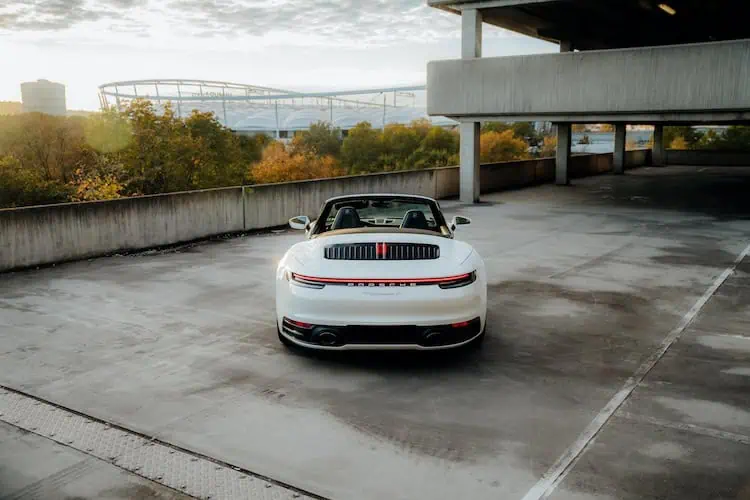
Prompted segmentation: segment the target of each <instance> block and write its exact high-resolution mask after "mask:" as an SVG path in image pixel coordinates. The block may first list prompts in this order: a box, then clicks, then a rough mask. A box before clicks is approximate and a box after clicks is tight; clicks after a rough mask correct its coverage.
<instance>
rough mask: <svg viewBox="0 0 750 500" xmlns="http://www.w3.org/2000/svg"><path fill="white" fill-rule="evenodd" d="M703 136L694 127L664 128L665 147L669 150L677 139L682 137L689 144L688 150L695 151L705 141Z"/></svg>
mask: <svg viewBox="0 0 750 500" xmlns="http://www.w3.org/2000/svg"><path fill="white" fill-rule="evenodd" d="M703 135H704V134H703V132H700V131H699V130H696V129H694V128H693V127H664V138H663V140H664V144H665V146H666V147H667V148H669V147H671V144H672V142H673V141H674V140H675V139H676V138H677V137H682V138H683V140H684V141H685V143H686V144H687V149H695V148H696V147H697V146H698V144H699V143H700V141H701V140H702V139H703Z"/></svg>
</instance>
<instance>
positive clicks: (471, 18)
mask: <svg viewBox="0 0 750 500" xmlns="http://www.w3.org/2000/svg"><path fill="white" fill-rule="evenodd" d="M477 57H482V13H481V12H480V11H478V10H477V9H466V10H463V11H461V59H475V58H477Z"/></svg>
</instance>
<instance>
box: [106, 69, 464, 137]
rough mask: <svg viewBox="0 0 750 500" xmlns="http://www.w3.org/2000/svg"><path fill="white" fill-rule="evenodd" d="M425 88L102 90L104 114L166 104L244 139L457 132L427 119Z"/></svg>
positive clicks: (138, 84)
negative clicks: (137, 103)
mask: <svg viewBox="0 0 750 500" xmlns="http://www.w3.org/2000/svg"><path fill="white" fill-rule="evenodd" d="M424 94H425V87H424V86H408V87H407V86H404V87H388V88H377V89H359V90H346V91H331V92H307V93H306V92H297V91H290V90H284V89H278V88H271V87H261V86H257V85H244V84H238V83H229V82H218V81H210V80H179V79H166V80H164V79H160V80H132V81H123V82H112V83H107V84H104V85H101V86H100V87H99V99H100V103H101V106H102V108H109V107H112V106H115V107H117V108H118V109H122V107H124V106H126V105H127V103H128V102H130V101H131V100H133V99H139V98H140V99H148V100H150V101H151V102H152V103H153V104H154V106H155V107H156V108H157V110H161V109H163V107H164V106H165V105H166V104H167V103H171V106H172V108H173V109H174V110H175V111H176V113H177V114H178V116H186V115H188V114H190V112H191V111H192V110H194V109H197V110H199V111H204V112H205V111H210V112H213V113H214V114H215V115H216V118H217V119H218V120H219V121H220V122H221V123H222V124H223V125H225V126H226V127H228V128H230V129H232V130H233V131H235V132H237V133H239V134H258V133H264V134H267V135H270V136H272V137H275V138H278V139H285V138H288V137H291V136H293V135H294V133H295V132H296V131H300V130H307V129H308V128H310V125H311V124H313V123H317V122H328V123H331V124H332V125H333V126H334V127H337V128H340V129H341V130H342V131H343V133H344V134H346V131H348V130H349V129H351V128H353V127H354V126H355V125H356V124H357V123H360V122H365V121H366V122H370V124H372V126H373V127H376V128H381V127H384V126H386V125H390V124H404V125H406V124H409V123H411V122H412V121H414V120H418V119H426V120H429V121H430V122H431V123H432V124H433V125H436V126H440V127H446V128H452V127H455V126H456V125H458V123H457V122H455V121H453V120H450V119H448V118H445V117H434V116H433V117H428V116H427V113H426V109H425V108H424V107H423V106H421V104H422V103H424V100H425V99H424Z"/></svg>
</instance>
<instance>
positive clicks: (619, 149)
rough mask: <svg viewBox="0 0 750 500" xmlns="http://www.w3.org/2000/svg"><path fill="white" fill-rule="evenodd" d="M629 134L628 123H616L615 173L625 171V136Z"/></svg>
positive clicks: (613, 164) (613, 163)
mask: <svg viewBox="0 0 750 500" xmlns="http://www.w3.org/2000/svg"><path fill="white" fill-rule="evenodd" d="M626 135H627V125H625V124H624V123H616V124H615V152H614V161H613V162H612V166H613V167H614V172H615V174H624V173H625V136H626Z"/></svg>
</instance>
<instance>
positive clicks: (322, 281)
mask: <svg viewBox="0 0 750 500" xmlns="http://www.w3.org/2000/svg"><path fill="white" fill-rule="evenodd" d="M291 279H292V282H293V283H296V284H297V285H300V286H305V287H308V288H323V287H324V286H326V285H339V286H367V287H396V286H402V287H403V286H427V285H438V286H439V287H440V288H459V287H462V286H466V285H470V284H472V283H474V282H475V281H476V280H477V275H476V272H475V271H472V272H470V273H466V274H458V275H455V276H446V277H444V278H393V279H383V278H319V277H315V276H305V275H303V274H297V273H292V274H291Z"/></svg>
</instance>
